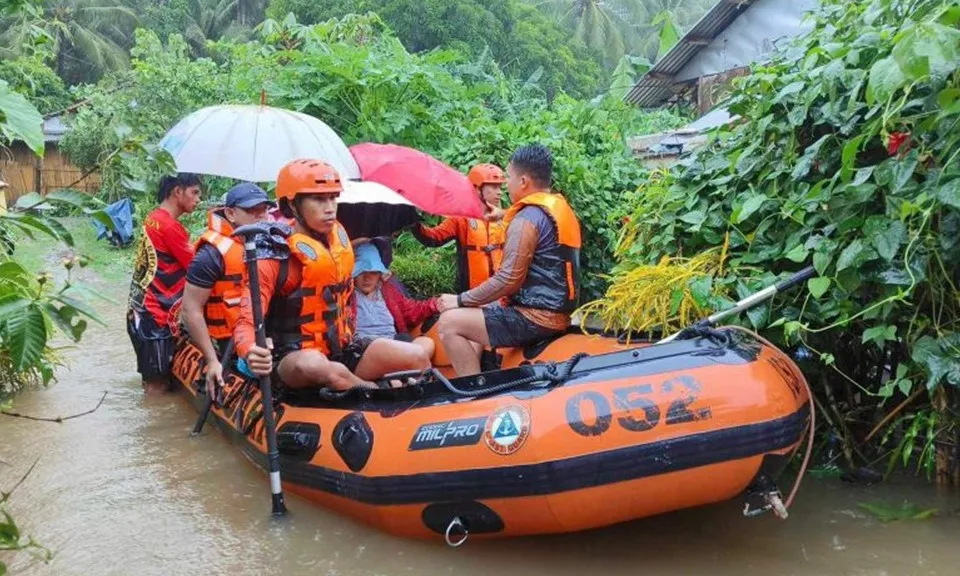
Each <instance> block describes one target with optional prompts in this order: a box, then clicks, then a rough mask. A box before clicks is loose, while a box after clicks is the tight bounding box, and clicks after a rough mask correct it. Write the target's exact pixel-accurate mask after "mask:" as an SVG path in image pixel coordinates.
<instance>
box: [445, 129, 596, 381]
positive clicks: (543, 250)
mask: <svg viewBox="0 0 960 576" xmlns="http://www.w3.org/2000/svg"><path fill="white" fill-rule="evenodd" d="M552 171H553V158H552V156H551V154H550V151H549V150H548V149H547V148H546V147H544V146H541V145H539V144H533V145H530V146H524V147H522V148H519V149H518V150H517V151H516V152H514V154H513V157H512V158H511V159H510V164H509V165H508V166H507V190H508V192H509V193H510V201H511V202H512V203H513V205H512V206H511V207H510V209H509V210H507V213H506V215H505V216H504V222H505V224H506V226H507V237H506V245H505V246H504V250H503V262H502V264H501V266H500V268H499V269H498V270H497V272H496V274H495V275H494V276H493V277H492V278H490V279H489V280H487V281H486V282H484V283H483V284H481V285H479V286H477V287H476V288H473V289H471V290H468V291H466V292H461V293H460V294H457V295H452V294H445V295H443V296H441V297H440V301H439V308H440V310H441V312H442V314H441V316H440V321H439V323H438V326H437V329H438V331H439V333H440V340H441V342H442V343H443V346H444V349H445V350H446V352H447V355H448V356H449V357H450V361H451V363H452V364H453V367H454V368H455V369H456V371H457V374H458V375H461V376H465V375H470V374H476V373H477V372H479V371H480V360H479V358H478V357H477V353H476V348H475V344H474V343H477V344H480V345H484V346H486V345H489V346H493V347H494V348H497V347H515V346H524V345H526V344H529V343H532V342H536V341H539V340H543V339H545V338H548V337H550V336H552V335H555V334H558V333H561V332H563V331H564V330H566V329H567V327H568V326H569V325H570V314H571V313H572V312H573V311H574V310H575V309H576V306H577V300H578V298H579V295H580V223H579V221H578V220H577V216H576V214H575V213H574V212H573V209H572V208H571V207H570V205H569V204H568V203H567V200H566V199H565V198H564V197H563V196H562V195H560V194H558V193H555V192H552V191H551V190H550V182H551V178H552ZM504 297H506V298H507V302H508V303H507V305H501V304H493V305H491V306H486V305H487V304H490V303H493V302H497V301H498V300H500V299H501V298H504Z"/></svg>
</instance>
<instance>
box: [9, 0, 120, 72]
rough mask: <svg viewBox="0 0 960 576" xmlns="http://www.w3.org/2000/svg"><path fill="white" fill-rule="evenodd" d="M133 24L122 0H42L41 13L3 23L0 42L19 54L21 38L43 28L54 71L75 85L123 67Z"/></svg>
mask: <svg viewBox="0 0 960 576" xmlns="http://www.w3.org/2000/svg"><path fill="white" fill-rule="evenodd" d="M137 22H138V19H137V16H136V14H135V12H134V10H133V9H132V8H131V7H130V5H129V4H128V3H127V2H126V1H125V0H47V1H46V2H44V3H43V6H42V12H39V13H35V14H29V13H25V14H23V15H22V16H20V17H19V18H18V19H15V20H13V21H9V22H7V23H5V24H6V25H5V26H4V28H5V30H4V31H3V32H2V33H0V43H2V44H3V45H4V46H5V47H6V48H7V50H8V51H10V52H12V53H14V54H18V53H21V52H22V51H23V50H24V47H23V38H25V37H27V36H31V35H35V33H36V32H37V31H40V32H42V33H43V35H44V36H45V37H46V38H47V39H48V40H49V42H50V54H51V58H52V60H53V67H54V69H55V70H56V71H57V74H58V75H59V76H60V77H61V78H63V79H64V80H65V81H66V82H67V83H68V84H76V83H79V82H85V81H94V80H96V79H97V78H99V77H100V76H101V75H103V74H104V73H105V72H108V71H110V70H117V69H120V68H124V67H126V66H127V64H128V61H129V55H128V52H127V51H128V49H129V43H130V39H131V38H132V36H133V30H134V28H135V27H136V25H137Z"/></svg>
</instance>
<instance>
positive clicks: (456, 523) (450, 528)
mask: <svg viewBox="0 0 960 576" xmlns="http://www.w3.org/2000/svg"><path fill="white" fill-rule="evenodd" d="M455 531H456V532H455ZM455 533H461V534H462V535H461V536H460V538H459V540H454V539H453V538H454V534H455ZM469 536H470V531H469V530H467V527H466V525H465V524H464V523H463V520H461V519H460V517H459V516H454V517H453V520H451V521H450V524H449V525H447V531H446V533H445V534H444V535H443V537H444V539H446V541H447V546H449V547H451V548H456V547H457V546H460V545H461V544H463V543H464V542H466V541H467V538H468V537H469Z"/></svg>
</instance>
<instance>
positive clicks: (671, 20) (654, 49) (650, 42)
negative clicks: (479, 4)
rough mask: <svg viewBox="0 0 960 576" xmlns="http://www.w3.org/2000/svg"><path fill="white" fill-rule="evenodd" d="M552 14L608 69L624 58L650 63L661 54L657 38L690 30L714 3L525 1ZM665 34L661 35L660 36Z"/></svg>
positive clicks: (692, 0)
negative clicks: (637, 57) (599, 55)
mask: <svg viewBox="0 0 960 576" xmlns="http://www.w3.org/2000/svg"><path fill="white" fill-rule="evenodd" d="M526 1H527V2H529V3H531V4H534V5H536V6H538V7H539V8H540V9H542V10H544V11H546V12H548V13H551V14H553V16H554V17H555V18H556V19H557V21H558V22H559V23H560V24H562V25H565V26H567V27H568V28H570V29H572V30H573V31H574V33H575V35H576V36H577V37H578V38H579V39H581V40H583V41H584V42H585V43H586V44H587V45H588V46H590V47H591V48H593V49H595V50H598V51H600V52H601V53H602V54H603V55H604V57H605V58H606V61H607V64H608V65H610V66H611V67H612V66H613V65H614V64H616V63H617V62H619V61H620V59H621V57H622V56H623V55H624V54H635V55H641V56H645V57H648V58H650V59H651V60H652V59H653V58H654V57H655V56H657V54H658V53H659V52H662V50H661V48H662V46H661V36H664V38H666V37H669V36H670V35H671V34H669V32H671V30H670V28H671V27H676V28H677V30H676V33H677V34H680V33H682V30H684V29H687V28H689V27H690V26H692V25H693V24H694V23H695V22H696V21H697V20H698V19H699V18H700V17H701V16H702V15H703V14H704V13H706V11H707V10H709V9H710V7H711V6H713V5H714V4H715V3H716V2H717V0H526ZM664 31H666V32H668V34H662V32H664Z"/></svg>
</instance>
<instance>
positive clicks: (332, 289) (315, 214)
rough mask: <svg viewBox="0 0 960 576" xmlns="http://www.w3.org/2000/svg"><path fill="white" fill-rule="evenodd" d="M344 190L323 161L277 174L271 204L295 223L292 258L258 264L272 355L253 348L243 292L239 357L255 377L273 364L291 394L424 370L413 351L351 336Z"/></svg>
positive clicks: (418, 351)
mask: <svg viewBox="0 0 960 576" xmlns="http://www.w3.org/2000/svg"><path fill="white" fill-rule="evenodd" d="M342 190H343V186H342V185H341V183H340V175H339V174H338V173H337V171H336V170H335V169H334V168H333V167H331V166H330V165H328V164H326V163H325V162H322V161H319V160H295V161H293V162H290V163H288V164H287V165H285V166H284V167H283V168H281V169H280V174H279V175H278V176H277V187H276V191H277V200H278V203H279V205H280V209H281V211H282V213H283V215H284V216H285V217H287V218H292V219H294V222H295V225H294V232H293V234H291V235H290V236H289V238H287V244H288V245H289V247H290V254H291V255H290V257H288V258H287V259H285V260H271V259H263V260H258V261H257V272H258V273H259V276H260V300H261V303H262V309H263V310H265V311H267V313H266V318H265V322H266V332H267V336H268V337H270V338H271V339H272V343H273V350H272V352H271V351H270V350H267V349H264V348H260V347H258V346H256V344H255V330H254V325H253V310H252V306H251V304H250V288H249V286H246V287H245V288H244V292H243V294H244V297H243V302H242V304H241V312H240V318H239V320H238V322H237V328H236V330H235V331H234V340H235V342H236V349H237V355H238V356H239V357H241V358H244V359H246V362H247V365H248V366H249V367H250V370H251V371H252V372H253V373H254V374H256V375H258V376H266V375H269V374H271V372H272V371H273V368H274V359H276V361H277V364H276V373H277V376H278V377H279V378H280V380H281V381H282V382H283V384H284V385H286V386H288V387H290V388H308V387H314V386H326V387H328V388H331V389H333V390H347V389H349V388H353V387H355V386H363V387H368V388H369V387H374V384H373V383H372V382H371V381H372V380H376V379H378V378H382V377H383V376H384V375H386V374H388V373H390V372H399V371H404V370H423V369H426V368H429V367H430V359H429V358H428V357H427V355H426V352H425V351H424V350H423V348H421V347H419V346H416V345H414V344H410V343H407V342H400V341H396V340H389V339H363V338H358V337H356V336H355V335H354V324H355V321H354V318H353V315H352V313H351V310H352V307H353V306H352V303H353V298H354V294H353V267H354V254H353V248H352V246H351V244H350V238H349V237H348V236H347V231H346V230H345V229H344V228H343V226H341V225H340V223H339V222H337V198H338V197H339V195H340V193H341V191H342Z"/></svg>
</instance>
